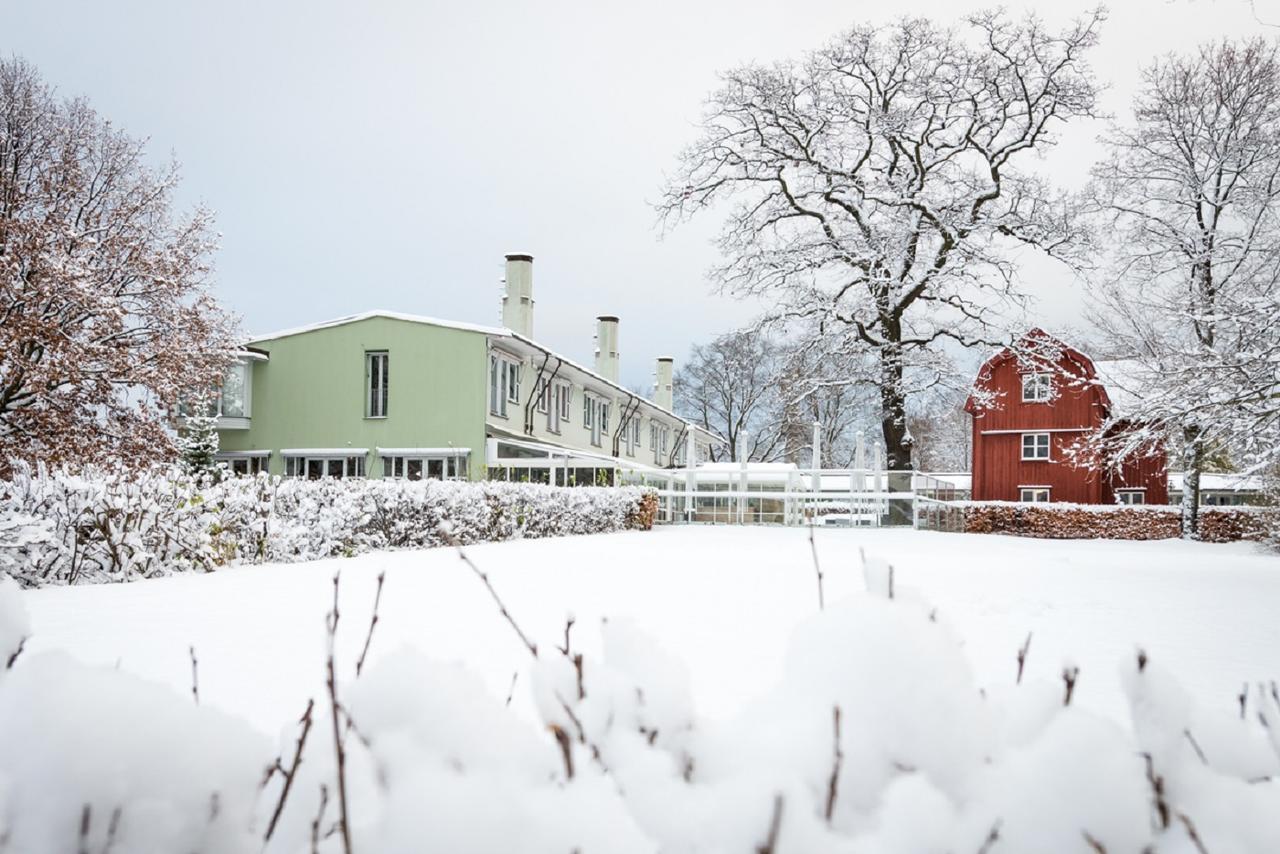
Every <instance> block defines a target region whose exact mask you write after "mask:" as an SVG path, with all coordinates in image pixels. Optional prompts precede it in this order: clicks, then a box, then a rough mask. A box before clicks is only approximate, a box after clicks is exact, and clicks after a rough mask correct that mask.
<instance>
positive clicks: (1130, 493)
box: [1116, 489, 1147, 504]
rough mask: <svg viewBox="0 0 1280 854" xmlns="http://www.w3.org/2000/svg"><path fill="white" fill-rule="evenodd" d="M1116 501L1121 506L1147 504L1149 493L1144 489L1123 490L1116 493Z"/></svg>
mask: <svg viewBox="0 0 1280 854" xmlns="http://www.w3.org/2000/svg"><path fill="white" fill-rule="evenodd" d="M1116 501H1117V502H1119V503H1120V504H1146V503H1147V493H1146V491H1145V490H1142V489H1121V490H1118V491H1117V492H1116Z"/></svg>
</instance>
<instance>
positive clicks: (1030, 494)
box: [1018, 486, 1049, 504]
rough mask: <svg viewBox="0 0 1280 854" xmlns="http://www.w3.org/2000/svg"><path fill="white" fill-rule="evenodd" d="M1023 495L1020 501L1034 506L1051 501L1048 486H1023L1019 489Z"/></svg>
mask: <svg viewBox="0 0 1280 854" xmlns="http://www.w3.org/2000/svg"><path fill="white" fill-rule="evenodd" d="M1019 491H1020V493H1021V495H1020V497H1019V499H1018V500H1019V501H1024V502H1028V503H1032V504H1042V503H1044V502H1046V501H1048V500H1049V487H1047V486H1023V487H1020V489H1019Z"/></svg>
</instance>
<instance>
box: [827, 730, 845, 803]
mask: <svg viewBox="0 0 1280 854" xmlns="http://www.w3.org/2000/svg"><path fill="white" fill-rule="evenodd" d="M831 718H832V722H833V723H834V724H835V736H836V739H835V744H836V752H835V761H834V762H833V763H832V765H831V779H830V780H828V781H827V810H826V818H827V824H830V823H831V816H833V815H834V814H835V811H836V787H837V786H839V784H840V767H841V766H842V765H844V751H843V750H842V749H841V748H840V707H839V706H836V707H835V708H833V709H832V710H831Z"/></svg>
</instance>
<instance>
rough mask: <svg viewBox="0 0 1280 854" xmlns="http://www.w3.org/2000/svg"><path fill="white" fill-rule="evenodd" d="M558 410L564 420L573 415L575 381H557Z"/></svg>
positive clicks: (560, 418) (559, 417) (559, 416)
mask: <svg viewBox="0 0 1280 854" xmlns="http://www.w3.org/2000/svg"><path fill="white" fill-rule="evenodd" d="M556 412H557V413H559V414H558V419H559V420H560V421H562V422H563V421H568V420H569V419H570V418H571V417H572V416H573V383H569V382H557V383H556Z"/></svg>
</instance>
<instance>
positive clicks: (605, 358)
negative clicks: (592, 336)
mask: <svg viewBox="0 0 1280 854" xmlns="http://www.w3.org/2000/svg"><path fill="white" fill-rule="evenodd" d="M596 373H597V374H599V375H600V376H602V377H604V378H605V379H607V380H612V381H613V382H615V383H616V382H617V381H618V318H616V317H610V316H609V315H602V316H601V317H597V318H596Z"/></svg>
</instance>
